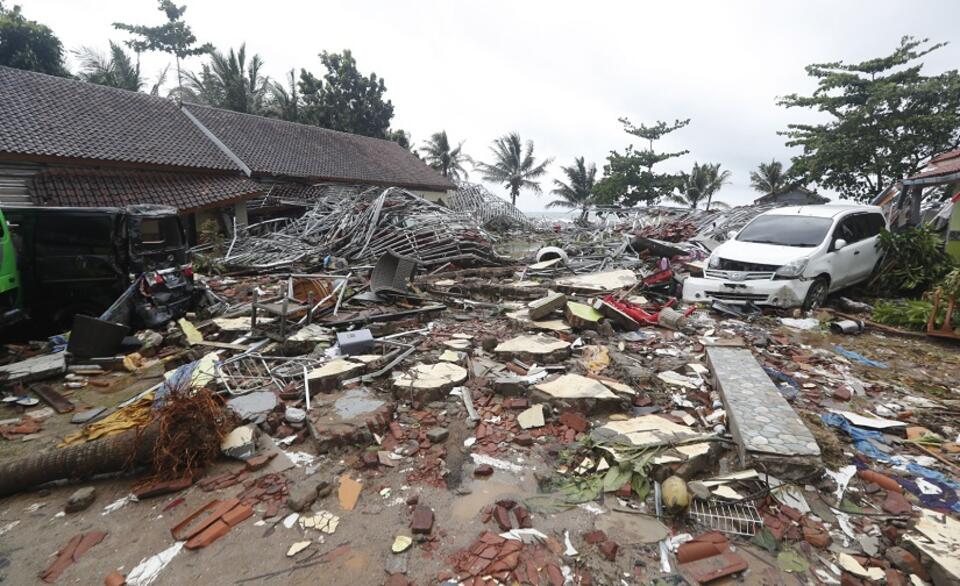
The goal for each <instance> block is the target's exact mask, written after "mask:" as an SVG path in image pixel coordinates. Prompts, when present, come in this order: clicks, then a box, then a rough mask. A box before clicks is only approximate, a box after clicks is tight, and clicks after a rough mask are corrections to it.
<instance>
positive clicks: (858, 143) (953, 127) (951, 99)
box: [778, 37, 960, 201]
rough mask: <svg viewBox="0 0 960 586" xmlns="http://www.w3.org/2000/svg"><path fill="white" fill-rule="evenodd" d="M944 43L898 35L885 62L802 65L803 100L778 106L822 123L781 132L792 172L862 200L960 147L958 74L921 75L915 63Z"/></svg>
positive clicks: (794, 98) (919, 65)
mask: <svg viewBox="0 0 960 586" xmlns="http://www.w3.org/2000/svg"><path fill="white" fill-rule="evenodd" d="M944 45H945V43H937V44H933V45H931V44H929V41H928V39H920V40H917V39H914V38H912V37H903V38H902V39H901V41H900V46H899V47H897V48H896V50H894V52H893V53H892V54H890V55H888V56H886V57H879V58H876V59H868V60H866V61H863V62H860V63H853V64H847V63H844V62H843V61H835V62H832V63H817V64H813V65H809V66H807V68H806V70H807V74H808V75H809V76H811V77H813V78H815V79H817V89H816V90H814V92H813V94H812V95H810V96H799V95H797V94H790V95H788V96H784V97H782V98H780V99H779V100H778V103H779V104H780V105H782V106H786V107H787V108H809V109H812V110H816V111H818V112H821V113H823V114H825V115H827V116H828V117H829V119H828V120H827V121H826V122H824V123H823V124H790V125H788V126H787V130H786V131H783V132H781V134H783V135H785V136H786V137H787V139H788V140H787V145H788V146H800V147H802V148H803V152H802V153H801V154H799V155H797V156H796V157H793V168H792V170H793V172H794V173H795V174H796V176H797V177H798V178H801V179H802V180H803V181H804V182H807V183H816V184H817V185H819V186H822V187H826V188H829V189H834V190H836V191H837V192H838V193H839V194H840V197H843V198H850V199H856V200H860V201H866V200H869V199H870V198H871V197H873V196H875V195H876V194H877V193H879V192H880V191H882V190H883V189H885V188H886V187H887V186H889V185H890V184H891V183H892V182H895V181H897V180H898V179H900V178H902V177H904V176H907V175H911V174H913V173H915V172H917V171H918V170H919V169H920V167H921V165H922V164H923V162H924V161H925V160H926V159H928V158H929V157H930V156H932V155H934V154H937V153H939V152H942V151H946V150H950V149H954V148H957V146H958V145H960V74H958V73H957V70H955V69H954V70H949V71H945V72H943V73H941V74H938V75H931V76H925V75H922V74H921V69H922V67H923V63H922V59H923V57H925V56H926V55H928V54H929V53H931V52H932V51H936V50H937V49H939V48H941V47H943V46H944Z"/></svg>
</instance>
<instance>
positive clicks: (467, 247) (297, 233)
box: [219, 186, 502, 269]
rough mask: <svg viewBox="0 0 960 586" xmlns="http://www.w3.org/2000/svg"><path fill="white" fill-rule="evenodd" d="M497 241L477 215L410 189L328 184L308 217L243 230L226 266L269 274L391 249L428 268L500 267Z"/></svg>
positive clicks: (355, 259)
mask: <svg viewBox="0 0 960 586" xmlns="http://www.w3.org/2000/svg"><path fill="white" fill-rule="evenodd" d="M493 241H494V237H493V236H492V235H491V234H489V233H488V232H487V231H485V230H484V229H483V228H482V227H481V226H480V225H479V224H478V222H477V221H476V220H475V219H474V218H473V217H471V216H470V215H468V214H466V213H459V212H456V211H453V210H450V209H448V208H446V207H444V206H442V205H438V204H435V203H433V202H430V201H427V200H426V199H424V198H422V197H420V196H418V195H416V194H414V193H411V192H409V191H407V190H405V189H401V188H398V187H387V188H383V187H359V186H358V187H354V188H352V189H345V188H343V187H342V186H321V195H319V196H318V198H317V200H316V202H315V203H314V204H313V207H311V208H310V209H308V210H307V212H306V213H305V214H304V215H303V216H301V217H299V218H296V219H289V218H283V219H274V220H267V221H265V222H260V223H258V224H252V225H250V226H248V227H247V228H245V229H240V230H238V231H237V236H236V237H235V239H234V240H233V242H231V244H230V247H229V249H228V250H227V253H226V255H225V256H224V257H223V258H221V259H219V262H221V263H223V264H224V265H226V266H228V267H231V268H246V269H265V268H273V267H281V266H287V265H291V264H294V263H298V264H304V265H310V264H319V263H320V262H322V260H323V259H324V257H326V256H337V257H342V258H345V259H347V260H348V261H350V262H361V263H362V262H368V261H373V260H375V259H377V258H379V257H380V256H382V255H383V254H385V253H386V252H388V251H390V252H393V253H395V254H398V255H400V256H406V257H410V258H413V259H416V260H417V261H418V262H419V263H420V264H422V265H424V266H426V267H434V266H439V265H443V264H446V263H457V264H464V265H499V264H502V260H501V258H500V257H499V256H498V255H497V254H496V253H495V252H494V250H493Z"/></svg>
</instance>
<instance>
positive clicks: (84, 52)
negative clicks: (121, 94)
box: [73, 41, 145, 92]
mask: <svg viewBox="0 0 960 586" xmlns="http://www.w3.org/2000/svg"><path fill="white" fill-rule="evenodd" d="M73 54H74V55H76V56H77V59H79V60H80V72H79V73H78V74H77V75H78V77H80V79H81V80H83V81H87V82H90V83H95V84H97V85H105V86H109V87H115V88H120V89H124V90H130V91H133V92H138V91H140V89H141V88H142V87H143V85H144V83H145V80H144V79H143V78H142V77H141V76H140V60H139V59H137V60H136V62H134V60H133V59H131V58H130V56H129V55H127V53H126V52H125V51H124V50H123V47H121V46H120V45H118V44H117V43H114V42H113V41H110V52H109V54H108V55H103V54H102V53H99V52H97V51H95V50H94V49H93V48H91V47H81V48H79V49H77V50H76V51H74V52H73Z"/></svg>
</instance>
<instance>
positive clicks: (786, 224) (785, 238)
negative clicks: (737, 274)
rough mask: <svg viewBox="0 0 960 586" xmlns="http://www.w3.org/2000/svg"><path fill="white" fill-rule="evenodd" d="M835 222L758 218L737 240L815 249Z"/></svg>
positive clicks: (795, 218) (798, 217)
mask: <svg viewBox="0 0 960 586" xmlns="http://www.w3.org/2000/svg"><path fill="white" fill-rule="evenodd" d="M832 224H833V220H832V219H830V218H816V217H811V216H777V215H770V216H757V217H756V218H755V219H754V220H753V221H752V222H750V223H749V224H747V226H746V227H745V228H744V229H743V230H741V231H740V233H739V234H738V235H737V240H739V241H740V242H756V243H758V244H778V245H780V246H797V247H802V248H813V247H814V246H817V245H819V244H820V243H821V242H823V239H824V238H826V236H827V232H829V231H830V226H831V225H832Z"/></svg>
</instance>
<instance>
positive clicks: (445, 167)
mask: <svg viewBox="0 0 960 586" xmlns="http://www.w3.org/2000/svg"><path fill="white" fill-rule="evenodd" d="M420 151H421V152H422V153H423V160H424V161H425V162H426V163H427V164H428V165H430V166H431V167H433V168H434V169H436V170H437V171H438V172H439V173H440V174H441V175H443V176H444V177H449V178H450V179H453V180H454V181H460V180H461V179H466V178H467V170H466V169H465V168H464V164H465V163H469V162H472V161H471V159H470V157H469V156H467V154H466V153H464V152H463V141H460V142H459V143H457V146H456V148H450V139H449V138H448V137H447V131H446V130H441V131H440V132H434V133H433V134H431V135H430V138H429V139H428V140H427V141H426V142H424V143H423V146H422V147H421V148H420Z"/></svg>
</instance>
